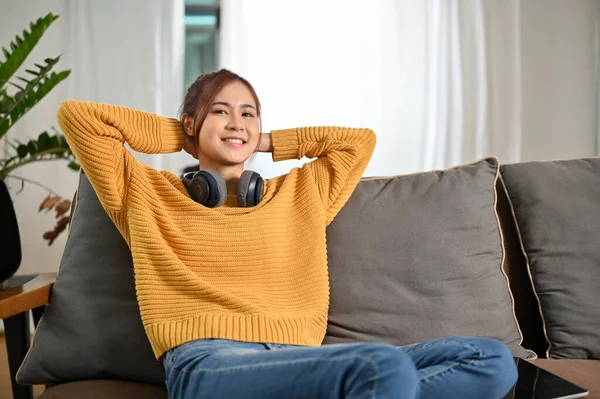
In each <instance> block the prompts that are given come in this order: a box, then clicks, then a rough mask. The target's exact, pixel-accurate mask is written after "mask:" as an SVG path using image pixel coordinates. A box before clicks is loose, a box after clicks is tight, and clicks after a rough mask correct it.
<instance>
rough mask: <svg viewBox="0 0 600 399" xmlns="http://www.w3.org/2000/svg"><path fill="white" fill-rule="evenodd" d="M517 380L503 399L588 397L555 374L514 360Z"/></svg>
mask: <svg viewBox="0 0 600 399" xmlns="http://www.w3.org/2000/svg"><path fill="white" fill-rule="evenodd" d="M515 362H517V369H518V371H519V379H518V381H517V383H516V385H515V386H514V387H513V389H512V390H511V391H510V392H509V393H508V395H506V396H505V397H504V399H526V398H527V399H531V398H534V399H577V398H583V397H586V396H588V393H589V392H588V390H587V389H583V388H581V387H580V386H577V385H575V384H573V383H571V382H569V381H567V380H565V379H563V378H561V377H559V376H557V375H555V374H552V373H550V372H548V371H546V370H544V369H541V368H539V367H538V366H536V365H534V364H532V363H530V362H528V361H526V360H523V359H519V358H515Z"/></svg>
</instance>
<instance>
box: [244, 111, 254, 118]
mask: <svg viewBox="0 0 600 399" xmlns="http://www.w3.org/2000/svg"><path fill="white" fill-rule="evenodd" d="M242 116H245V117H247V118H254V115H252V114H251V113H250V112H244V113H243V114H242Z"/></svg>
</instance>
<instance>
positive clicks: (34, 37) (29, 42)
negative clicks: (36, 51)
mask: <svg viewBox="0 0 600 399" xmlns="http://www.w3.org/2000/svg"><path fill="white" fill-rule="evenodd" d="M57 18H58V15H54V14H52V13H48V14H47V15H46V16H45V17H43V18H39V19H38V20H37V21H35V23H31V24H30V29H31V31H30V32H29V34H28V35H27V36H26V37H25V38H23V39H22V38H20V37H19V36H18V35H17V36H16V39H15V40H16V42H17V43H15V42H11V43H10V48H11V51H10V52H9V51H7V50H6V51H4V56H5V57H6V60H5V61H4V62H3V63H2V64H0V87H3V86H4V85H5V84H6V82H8V80H9V79H10V78H11V76H12V75H13V74H14V73H15V72H16V71H17V69H19V67H20V66H21V64H22V63H23V62H24V61H25V59H26V58H27V56H28V55H29V54H30V53H31V50H33V48H34V47H35V45H36V44H37V43H38V42H39V40H40V39H41V37H42V35H43V34H44V32H45V31H46V29H48V28H49V27H50V25H51V24H52V22H54V21H55V20H56V19H57ZM23 36H25V35H23ZM7 53H8V55H7Z"/></svg>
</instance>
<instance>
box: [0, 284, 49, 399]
mask: <svg viewBox="0 0 600 399" xmlns="http://www.w3.org/2000/svg"><path fill="white" fill-rule="evenodd" d="M55 280H56V273H42V274H37V275H29V276H15V277H13V278H11V279H9V280H8V288H6V289H4V290H2V291H0V318H1V319H2V320H3V321H4V334H5V336H6V350H7V353H8V365H9V368H10V379H11V383H12V391H13V397H14V399H32V398H33V389H32V387H31V386H27V385H19V384H17V382H16V380H15V377H16V375H17V371H18V370H19V367H20V366H21V363H22V362H23V360H24V359H25V355H27V351H28V350H29V344H30V339H31V332H30V328H29V323H30V316H29V315H30V314H31V315H32V316H33V322H34V326H37V324H38V322H39V321H40V318H41V317H42V313H43V312H44V308H45V306H46V304H48V301H49V300H50V291H51V289H52V286H53V284H54V281H55Z"/></svg>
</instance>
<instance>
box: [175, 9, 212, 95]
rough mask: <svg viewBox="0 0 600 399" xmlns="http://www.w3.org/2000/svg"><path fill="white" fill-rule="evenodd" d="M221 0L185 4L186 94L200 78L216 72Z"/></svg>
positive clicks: (184, 78)
mask: <svg viewBox="0 0 600 399" xmlns="http://www.w3.org/2000/svg"><path fill="white" fill-rule="evenodd" d="M218 32H219V0H185V66H184V77H183V81H184V91H186V90H187V88H188V87H189V86H190V85H191V84H192V83H193V82H194V80H196V78H197V77H198V75H200V74H202V73H204V72H209V71H212V70H214V69H215V67H216V64H217V39H218Z"/></svg>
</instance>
